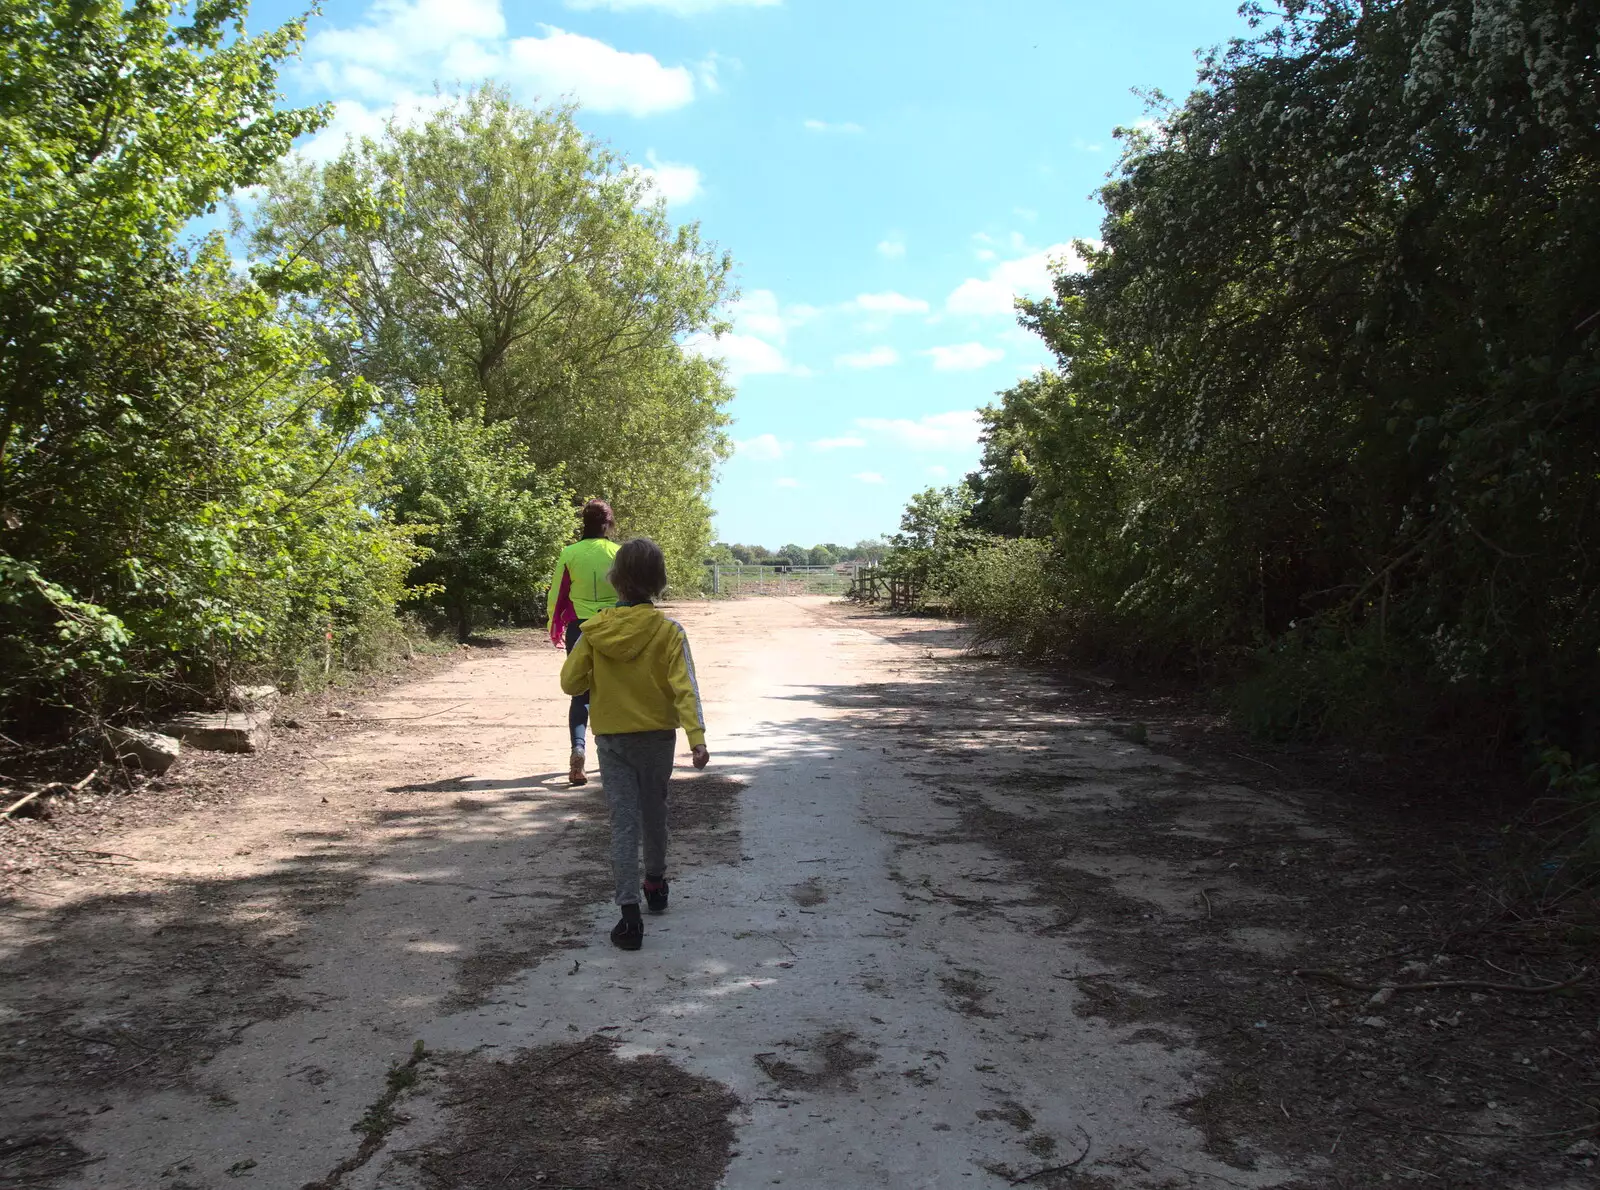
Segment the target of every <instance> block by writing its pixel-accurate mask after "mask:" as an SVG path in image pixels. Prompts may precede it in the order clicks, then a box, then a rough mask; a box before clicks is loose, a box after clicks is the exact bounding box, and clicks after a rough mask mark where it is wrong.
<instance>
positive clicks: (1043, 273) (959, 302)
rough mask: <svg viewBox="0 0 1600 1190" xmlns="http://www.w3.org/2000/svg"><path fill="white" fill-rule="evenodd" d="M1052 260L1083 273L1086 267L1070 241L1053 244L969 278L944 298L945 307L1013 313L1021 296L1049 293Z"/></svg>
mask: <svg viewBox="0 0 1600 1190" xmlns="http://www.w3.org/2000/svg"><path fill="white" fill-rule="evenodd" d="M1053 263H1059V265H1060V266H1061V267H1064V268H1065V269H1066V271H1068V272H1071V273H1081V272H1082V271H1083V270H1084V267H1085V266H1084V262H1083V258H1082V257H1081V256H1079V255H1078V252H1077V249H1075V248H1074V247H1073V246H1072V245H1071V244H1053V245H1051V246H1050V247H1048V248H1046V249H1044V250H1043V251H1042V252H1034V253H1030V254H1029V255H1027V256H1023V257H1019V258H1017V259H1015V260H1006V261H1002V262H1001V263H999V264H997V265H995V266H994V268H992V269H990V270H989V275H988V277H986V278H978V277H969V278H967V279H966V280H965V281H963V282H962V283H961V284H960V285H958V286H956V288H955V289H954V290H953V291H952V292H951V294H950V296H949V297H947V298H946V299H945V303H944V308H945V309H946V310H948V311H949V312H950V313H952V314H970V315H980V316H982V315H991V314H1010V313H1011V312H1012V311H1013V309H1014V307H1013V305H1012V303H1013V302H1015V301H1016V299H1017V297H1018V295H1026V296H1029V297H1038V296H1041V295H1043V294H1046V293H1048V292H1050V286H1051V280H1052V277H1053V273H1052V269H1051V266H1052V264H1053Z"/></svg>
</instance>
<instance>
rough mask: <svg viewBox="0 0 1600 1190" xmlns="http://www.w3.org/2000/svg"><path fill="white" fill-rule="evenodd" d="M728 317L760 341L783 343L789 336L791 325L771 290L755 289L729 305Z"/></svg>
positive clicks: (776, 296)
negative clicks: (768, 340)
mask: <svg viewBox="0 0 1600 1190" xmlns="http://www.w3.org/2000/svg"><path fill="white" fill-rule="evenodd" d="M728 317H729V318H731V319H733V321H734V323H735V324H736V325H737V326H738V328H739V329H740V330H741V331H743V332H745V333H748V334H752V335H755V336H756V337H757V338H760V339H770V340H771V341H772V342H774V343H782V342H783V341H784V339H785V338H787V337H788V334H789V324H788V322H787V321H785V319H784V317H783V312H782V311H781V310H780V309H779V306H778V295H777V294H775V293H773V292H772V290H770V289H753V290H751V291H750V292H749V293H746V294H741V295H740V297H739V298H738V299H737V300H736V301H733V302H730V303H728Z"/></svg>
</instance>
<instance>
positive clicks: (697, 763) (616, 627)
mask: <svg viewBox="0 0 1600 1190" xmlns="http://www.w3.org/2000/svg"><path fill="white" fill-rule="evenodd" d="M608 577H609V579H610V583H611V586H613V587H614V588H616V592H617V595H618V601H617V605H616V606H615V607H613V608H608V609H603V610H601V611H597V612H596V613H595V614H594V615H593V616H591V617H590V618H589V619H588V620H586V621H585V622H584V625H583V635H582V636H581V637H579V638H578V642H577V644H576V645H575V646H574V647H573V650H572V652H571V653H570V654H568V656H567V661H566V664H565V665H563V666H562V667H561V689H562V690H564V691H566V692H567V693H568V694H571V695H574V696H577V695H580V694H583V693H585V692H587V693H588V694H589V720H590V725H591V727H592V728H593V729H594V742H595V748H596V750H597V751H598V752H599V754H600V779H601V781H602V782H603V783H604V785H605V790H606V801H607V802H608V803H609V804H610V807H611V867H612V873H613V875H614V876H615V877H616V901H617V904H618V905H620V906H621V907H622V920H621V921H619V922H618V923H617V925H616V928H614V929H613V930H612V931H611V941H612V942H614V943H616V944H617V945H618V946H620V947H621V948H622V949H624V950H638V949H639V947H640V946H641V945H642V944H643V942H644V921H643V918H642V917H641V916H640V913H639V893H640V881H639V850H640V844H641V843H642V844H643V848H644V882H643V890H644V897H645V900H646V902H647V903H648V905H649V907H650V911H651V912H652V913H662V912H664V911H665V910H666V908H667V782H668V781H669V780H670V779H671V777H672V759H673V755H674V753H675V752H676V750H677V736H678V733H677V729H678V728H679V727H682V728H683V729H684V732H685V734H687V735H688V737H689V744H690V746H691V747H692V748H693V750H694V767H695V768H697V769H700V768H705V766H706V764H707V762H708V761H709V760H710V759H711V754H710V753H709V752H708V751H706V732H705V716H704V714H703V712H702V710H701V706H700V690H699V686H698V684H697V683H696V681H695V673H694V657H693V656H692V655H691V654H690V652H689V637H688V635H687V634H686V633H685V632H684V630H683V625H681V624H679V623H678V622H677V621H676V620H669V619H668V618H667V617H666V616H664V615H662V614H661V611H660V609H658V608H657V607H656V606H655V605H654V604H653V603H652V602H651V600H652V599H654V598H655V597H656V596H658V595H660V594H661V592H662V591H664V590H665V589H666V586H667V567H666V561H665V559H664V558H663V557H662V555H661V550H660V548H659V547H658V546H657V545H656V544H655V542H653V541H651V540H649V539H648V538H644V537H636V538H634V539H633V540H632V541H629V542H626V543H624V544H623V546H622V548H621V549H619V550H618V551H617V556H616V559H615V561H613V563H612V565H611V572H610V575H609V576H608Z"/></svg>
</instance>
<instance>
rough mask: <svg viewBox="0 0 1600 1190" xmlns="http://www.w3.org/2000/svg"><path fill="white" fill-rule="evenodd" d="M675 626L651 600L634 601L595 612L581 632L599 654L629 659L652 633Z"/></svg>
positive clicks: (618, 658)
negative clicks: (634, 602)
mask: <svg viewBox="0 0 1600 1190" xmlns="http://www.w3.org/2000/svg"><path fill="white" fill-rule="evenodd" d="M675 627H677V625H676V624H674V623H673V621H671V620H669V619H667V618H666V617H665V616H663V615H662V614H661V612H660V610H659V609H658V608H656V607H655V606H653V605H652V604H648V603H636V604H634V605H633V606H631V607H613V608H610V609H608V610H606V611H604V612H596V613H595V615H594V616H593V617H591V618H590V619H589V620H588V621H586V622H585V623H584V625H583V635H584V637H585V638H587V640H588V641H589V647H590V648H591V649H593V650H594V651H595V652H596V653H599V654H600V655H601V656H603V657H609V658H611V659H613V660H615V661H632V660H633V659H634V658H635V657H637V656H638V655H639V654H640V653H642V652H644V651H645V648H646V646H648V645H649V644H650V641H651V639H652V638H653V637H654V636H655V635H656V633H658V632H662V631H664V630H666V629H668V628H675Z"/></svg>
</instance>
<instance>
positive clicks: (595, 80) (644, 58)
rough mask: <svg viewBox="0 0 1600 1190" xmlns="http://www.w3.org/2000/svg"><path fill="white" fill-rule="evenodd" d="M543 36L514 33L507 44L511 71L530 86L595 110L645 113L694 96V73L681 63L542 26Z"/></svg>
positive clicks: (671, 106) (677, 104) (680, 103)
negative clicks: (668, 62)
mask: <svg viewBox="0 0 1600 1190" xmlns="http://www.w3.org/2000/svg"><path fill="white" fill-rule="evenodd" d="M541 28H542V29H543V30H544V34H545V35H544V36H543V37H518V38H516V39H515V40H513V41H512V42H510V43H509V44H508V45H507V46H506V58H507V61H508V63H509V64H510V66H511V68H512V69H513V70H514V71H516V72H517V73H516V74H514V75H512V77H513V79H515V81H518V82H521V83H523V84H524V85H525V87H526V88H527V89H529V90H532V91H537V92H539V93H540V94H542V95H546V96H550V97H554V96H556V95H572V96H574V97H576V98H577V99H578V100H579V101H580V102H581V103H582V104H583V105H584V106H585V107H587V108H590V109H591V110H593V111H597V112H626V113H627V114H628V115H630V116H648V115H652V114H654V113H656V112H666V111H672V110H673V109H674V108H680V107H682V106H684V105H685V104H686V103H688V102H690V101H691V100H692V99H693V98H694V78H693V77H692V76H691V75H690V74H689V72H688V70H686V69H685V68H684V67H682V66H663V65H662V64H661V63H660V62H658V61H656V59H655V58H654V57H653V56H652V55H650V54H643V53H637V54H636V53H628V52H626V51H623V50H619V49H615V48H613V47H611V46H609V45H607V44H606V43H605V42H603V41H596V40H595V39H594V38H592V37H584V36H583V35H582V34H579V33H568V32H566V31H565V30H563V29H557V28H554V27H553V26H550V25H543V26H541Z"/></svg>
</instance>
